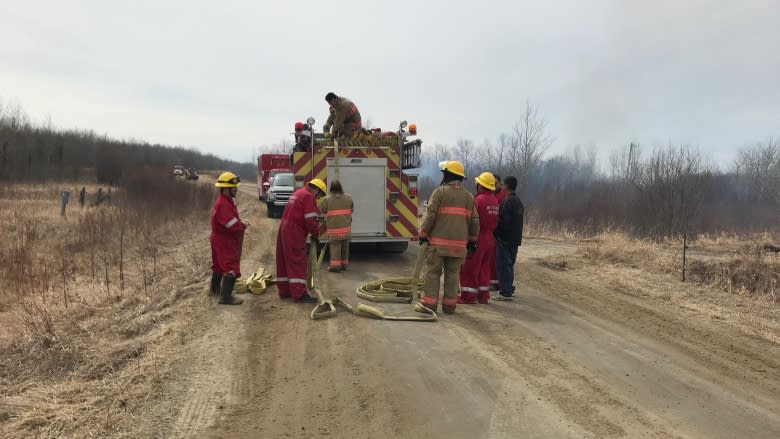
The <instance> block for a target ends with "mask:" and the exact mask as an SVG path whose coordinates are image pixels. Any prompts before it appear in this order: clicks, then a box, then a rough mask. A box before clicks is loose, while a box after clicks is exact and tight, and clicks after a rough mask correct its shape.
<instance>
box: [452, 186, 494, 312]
mask: <svg viewBox="0 0 780 439" xmlns="http://www.w3.org/2000/svg"><path fill="white" fill-rule="evenodd" d="M474 181H475V182H476V183H477V196H476V198H474V209H475V210H476V211H477V215H478V216H479V237H478V238H477V251H475V252H473V253H470V254H469V255H468V256H466V262H465V263H464V264H463V267H462V268H461V269H460V296H459V297H458V303H466V304H473V303H476V302H477V300H479V303H488V302H489V301H490V291H489V289H490V274H491V269H492V268H493V266H492V265H491V263H493V262H495V253H496V241H495V238H494V237H493V230H494V229H495V228H496V224H498V201H496V197H495V196H494V195H493V191H494V190H495V187H496V180H495V178H494V177H493V174H491V173H490V172H483V173H482V174H480V175H479V177H477V178H475V179H474Z"/></svg>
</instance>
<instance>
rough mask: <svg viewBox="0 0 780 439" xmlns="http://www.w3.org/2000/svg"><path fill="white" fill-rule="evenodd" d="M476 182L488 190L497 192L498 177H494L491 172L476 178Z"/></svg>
mask: <svg viewBox="0 0 780 439" xmlns="http://www.w3.org/2000/svg"><path fill="white" fill-rule="evenodd" d="M474 181H476V182H477V184H478V185H480V186H482V187H483V188H485V189H487V190H490V191H494V190H496V177H494V176H493V174H491V173H490V172H483V173H481V174H479V177H476V178H474Z"/></svg>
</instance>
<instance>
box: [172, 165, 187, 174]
mask: <svg viewBox="0 0 780 439" xmlns="http://www.w3.org/2000/svg"><path fill="white" fill-rule="evenodd" d="M173 176H174V177H183V176H184V166H181V165H174V166H173Z"/></svg>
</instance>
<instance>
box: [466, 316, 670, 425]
mask: <svg viewBox="0 0 780 439" xmlns="http://www.w3.org/2000/svg"><path fill="white" fill-rule="evenodd" d="M461 308H464V307H461ZM469 308H470V309H469V310H468V311H472V310H473V311H474V312H468V314H466V313H465V312H463V311H461V315H462V317H461V318H460V319H459V322H458V323H459V324H460V325H461V328H462V329H461V331H462V332H463V335H462V336H461V337H462V338H463V339H468V338H470V337H471V338H473V340H472V341H470V343H471V344H473V345H475V346H479V347H480V349H482V350H485V351H487V352H489V353H490V354H491V357H493V361H496V362H499V363H503V364H504V365H505V367H506V368H507V369H509V370H511V373H512V374H513V375H516V378H517V379H518V380H523V381H525V382H526V383H528V385H529V386H530V387H531V388H532V389H534V393H535V394H537V395H538V397H539V398H542V399H543V400H545V401H548V402H549V403H551V404H552V405H553V406H555V407H556V408H557V409H558V410H560V412H562V413H563V415H564V416H565V418H566V419H568V420H569V421H571V422H574V423H576V424H577V425H579V426H580V427H581V428H582V429H583V430H585V431H587V432H588V433H590V434H591V435H593V436H594V437H625V436H626V435H627V436H628V437H640V435H641V436H642V437H674V435H673V434H672V433H670V432H668V431H666V430H665V429H663V428H659V426H657V425H655V426H654V425H653V423H651V422H650V421H649V420H648V419H646V418H645V417H644V416H642V415H641V414H640V413H638V412H637V411H636V410H635V409H633V408H632V407H630V406H629V405H627V404H626V403H625V402H623V401H621V400H620V399H619V398H617V397H616V396H615V395H612V394H610V393H609V392H608V390H607V389H606V388H605V386H603V385H602V384H600V383H598V382H597V381H596V380H595V379H594V377H592V376H589V375H588V374H585V373H583V371H581V370H576V369H577V368H575V367H573V365H571V364H569V363H568V362H567V361H566V359H565V358H563V357H561V356H560V355H559V353H558V352H557V351H556V349H555V348H554V347H553V346H552V345H551V344H550V343H549V342H548V341H546V340H545V339H543V338H540V337H537V336H535V335H534V334H532V333H531V332H530V331H528V329H527V328H526V327H525V326H524V325H522V324H519V325H517V324H507V321H508V320H509V319H507V318H505V316H502V315H500V314H497V313H494V312H493V311H492V310H491V309H490V308H491V307H483V306H480V307H477V308H476V309H475V308H474V307H469ZM477 313H478V314H479V315H478V316H475V315H474V314H477ZM497 334H501V335H500V336H496V335H497ZM648 432H652V433H651V434H649V433H648Z"/></svg>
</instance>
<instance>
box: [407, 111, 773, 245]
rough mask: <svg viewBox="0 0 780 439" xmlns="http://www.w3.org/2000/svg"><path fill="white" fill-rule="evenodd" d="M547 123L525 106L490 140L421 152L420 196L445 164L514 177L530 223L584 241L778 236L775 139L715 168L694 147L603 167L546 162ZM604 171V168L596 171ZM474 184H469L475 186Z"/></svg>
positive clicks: (617, 158)
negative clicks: (603, 235)
mask: <svg viewBox="0 0 780 439" xmlns="http://www.w3.org/2000/svg"><path fill="white" fill-rule="evenodd" d="M551 143H552V137H551V136H550V134H549V132H548V129H547V123H546V121H545V120H544V119H543V118H542V117H541V116H540V115H539V114H538V112H537V110H536V109H535V108H534V107H533V106H531V105H527V106H526V108H525V112H524V114H523V115H522V116H521V118H520V120H518V121H517V122H516V123H515V125H514V126H513V129H512V131H511V132H508V133H502V134H500V135H499V136H498V137H497V140H496V142H491V141H489V140H485V141H483V142H482V143H481V144H475V143H474V142H473V141H471V140H469V139H460V140H458V142H457V143H456V144H455V145H451V146H445V145H434V146H433V147H429V148H424V149H425V151H424V152H423V155H424V158H423V163H424V169H423V170H422V173H421V175H422V177H421V180H422V182H421V185H420V186H421V196H422V197H427V196H428V195H429V194H430V192H431V191H432V190H433V189H434V188H435V187H436V186H438V184H439V182H438V178H439V173H438V170H437V165H438V163H439V162H440V161H442V160H448V159H457V160H461V161H463V163H464V166H465V168H466V173H467V176H469V177H473V176H476V175H478V174H479V173H480V172H482V171H485V170H490V171H492V172H494V173H497V174H499V175H501V176H507V175H514V176H516V177H518V180H519V187H518V192H519V193H520V196H521V197H522V200H523V202H524V203H525V205H526V212H527V213H528V215H527V218H526V219H527V221H529V222H536V223H545V224H546V225H551V226H553V227H560V228H561V229H565V230H570V231H576V232H579V233H582V234H585V235H588V234H594V233H598V232H601V231H603V230H606V229H621V230H625V231H627V232H629V233H631V234H633V235H636V236H642V237H649V238H654V239H663V238H666V237H670V236H679V235H681V234H683V233H688V234H689V235H695V234H699V233H717V232H761V231H773V232H780V141H778V139H775V138H769V139H767V140H765V141H762V142H758V143H756V144H754V145H753V146H751V147H748V148H744V149H742V150H740V151H738V152H737V154H736V156H735V160H734V162H733V165H731V166H729V167H727V169H718V168H717V167H716V166H715V165H714V164H712V163H711V162H710V161H709V160H707V158H706V156H705V155H704V154H703V153H702V152H701V151H700V150H699V149H697V148H695V147H692V146H690V145H672V144H669V145H664V146H655V147H646V146H643V145H639V144H630V145H626V146H625V147H624V148H621V149H619V150H616V151H613V152H612V154H610V156H609V158H608V160H605V161H599V160H598V157H597V153H596V149H595V147H591V148H582V147H580V146H577V147H574V148H573V149H572V150H571V151H570V152H569V153H567V154H563V155H556V156H550V157H548V156H547V152H548V149H549V147H550V145H551ZM600 163H608V164H607V166H606V168H607V169H602V168H603V166H600ZM472 182H473V178H468V182H467V184H468V185H469V187H470V188H472V189H474V187H473V183H472Z"/></svg>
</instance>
